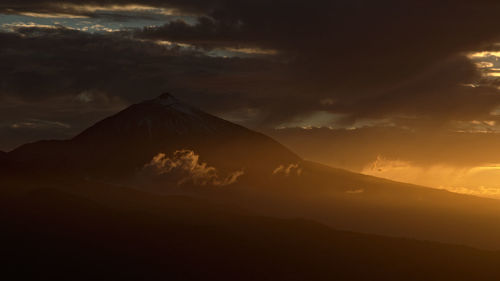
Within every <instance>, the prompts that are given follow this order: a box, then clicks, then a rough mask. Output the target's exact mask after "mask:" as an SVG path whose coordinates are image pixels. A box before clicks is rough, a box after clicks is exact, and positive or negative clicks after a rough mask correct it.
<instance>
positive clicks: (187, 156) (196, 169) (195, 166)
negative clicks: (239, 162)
mask: <svg viewBox="0 0 500 281" xmlns="http://www.w3.org/2000/svg"><path fill="white" fill-rule="evenodd" d="M144 170H145V171H146V172H149V173H152V174H153V175H158V176H161V175H166V174H172V175H180V177H181V179H180V180H179V181H178V182H177V184H178V185H182V184H185V183H188V182H191V183H193V184H195V185H201V186H206V185H212V186H226V185H230V184H234V183H236V182H237V181H238V178H239V177H241V176H242V175H243V174H244V172H243V171H242V170H239V171H235V172H233V173H230V174H229V175H227V176H225V177H221V176H220V175H219V174H218V172H217V169H216V168H215V167H212V166H209V165H208V164H207V163H204V162H200V156H199V155H198V154H196V153H195V152H194V151H192V150H176V151H175V152H174V153H173V157H171V158H170V157H167V156H166V155H165V153H159V154H157V155H156V156H155V157H153V159H152V160H151V162H149V163H147V164H146V165H145V166H144Z"/></svg>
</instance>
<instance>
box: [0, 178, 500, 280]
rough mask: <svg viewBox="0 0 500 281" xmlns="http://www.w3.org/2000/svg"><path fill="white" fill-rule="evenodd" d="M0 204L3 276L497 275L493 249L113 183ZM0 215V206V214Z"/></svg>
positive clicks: (478, 277) (411, 277)
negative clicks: (89, 193) (93, 196)
mask: <svg viewBox="0 0 500 281" xmlns="http://www.w3.org/2000/svg"><path fill="white" fill-rule="evenodd" d="M100 189H106V190H108V191H109V197H110V198H113V199H112V200H109V201H105V200H104V201H103V199H102V198H101V199H100V201H99V202H96V201H93V200H89V199H88V198H85V197H80V196H75V195H72V194H68V193H65V192H61V191H58V190H54V189H47V188H45V189H39V190H36V191H32V192H28V193H26V194H24V195H23V196H19V197H17V198H16V199H15V200H3V198H0V205H1V206H2V207H3V208H8V212H6V213H0V223H1V224H2V234H1V237H2V239H4V241H8V243H5V245H4V246H3V247H2V254H3V255H2V257H3V259H2V265H3V274H4V275H5V276H9V279H10V280H40V279H42V280H68V279H70V280H159V279H166V280H245V281H251V280H252V281H253V280H290V281H293V280H297V281H298V280H311V281H316V280H318V281H319V280H339V281H342V280H349V281H357V280H360V281H361V280H385V281H392V280H394V281H395V280H436V281H437V280H457V281H458V280H464V281H465V280H477V281H483V280H498V276H499V274H500V267H498V264H500V253H498V252H488V251H481V250H476V249H472V248H468V247H461V246H454V245H447V244H439V243H432V242H422V241H416V240H409V239H401V238H387V237H381V236H376V235H367V234H356V233H352V232H345V231H337V230H333V229H331V228H328V227H326V226H324V225H321V224H318V223H315V222H311V221H308V220H302V219H276V218H270V217H264V216H258V215H255V214H253V213H249V212H243V211H240V210H238V209H235V208H234V207H232V206H227V205H226V206H222V205H217V204H211V203H209V202H205V201H203V200H195V199H191V198H185V197H176V196H153V195H148V194H146V193H141V192H137V191H136V192H134V191H132V190H128V191H127V190H123V189H119V188H116V187H108V188H104V187H103V186H101V187H100ZM3 215H4V216H3Z"/></svg>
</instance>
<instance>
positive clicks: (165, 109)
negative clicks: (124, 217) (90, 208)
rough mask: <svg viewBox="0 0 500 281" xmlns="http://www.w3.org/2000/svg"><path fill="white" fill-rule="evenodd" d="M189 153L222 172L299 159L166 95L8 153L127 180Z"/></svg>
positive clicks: (29, 160)
mask: <svg viewBox="0 0 500 281" xmlns="http://www.w3.org/2000/svg"><path fill="white" fill-rule="evenodd" d="M183 149H188V150H192V151H194V152H195V153H197V154H199V155H201V157H202V159H201V160H202V161H204V162H208V163H210V164H211V165H214V166H215V167H217V168H218V169H220V170H222V171H226V170H233V169H235V168H236V169H243V170H244V171H245V173H247V174H253V173H256V174H258V173H264V172H269V171H272V169H274V168H275V167H277V166H278V165H280V164H282V163H289V162H297V161H300V158H299V157H298V156H296V155H295V154H294V153H292V152H291V151H289V150H288V149H286V148H285V147H283V146H282V145H281V144H279V143H277V142H276V141H274V140H272V139H271V138H269V137H267V136H265V135H263V134H260V133H257V132H253V131H251V130H248V129H246V128H244V127H241V126H239V125H236V124H233V123H231V122H228V121H226V120H223V119H220V118H217V117H215V116H212V115H210V114H207V113H204V112H202V111H200V110H198V109H195V108H193V107H191V106H189V105H186V104H184V103H182V102H180V101H179V100H177V99H176V98H174V97H173V96H171V95H170V94H163V95H161V96H159V97H158V98H156V99H153V100H148V101H145V102H142V103H139V104H135V105H132V106H130V107H128V108H127V109H125V110H123V111H121V112H119V113H117V114H115V115H113V116H111V117H108V118H106V119H104V120H102V121H100V122H98V123H97V124H95V125H94V126H92V127H90V128H89V129H87V130H85V131H84V132H82V133H81V134H79V135H78V136H76V137H75V138H73V139H71V140H67V141H43V142H38V143H34V144H28V145H24V146H21V147H20V148H18V149H16V150H14V151H12V152H11V153H9V156H10V157H12V158H13V159H16V160H17V161H20V162H25V163H35V165H37V166H41V167H50V168H51V169H54V168H57V169H59V170H65V171H72V172H73V173H77V174H78V173H84V174H85V175H92V176H96V175H97V176H101V177H124V176H130V175H132V174H134V173H136V172H138V170H140V169H141V168H142V167H143V166H144V164H146V163H148V162H149V161H151V159H152V158H153V157H154V156H155V155H157V154H158V153H165V154H167V155H170V154H172V153H173V152H174V151H176V150H183Z"/></svg>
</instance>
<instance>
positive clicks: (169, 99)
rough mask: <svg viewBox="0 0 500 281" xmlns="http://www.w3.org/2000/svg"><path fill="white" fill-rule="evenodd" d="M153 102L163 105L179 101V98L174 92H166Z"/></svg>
mask: <svg viewBox="0 0 500 281" xmlns="http://www.w3.org/2000/svg"><path fill="white" fill-rule="evenodd" d="M153 102H155V103H159V104H161V105H172V104H176V103H179V100H178V99H177V98H175V97H174V96H173V95H172V94H170V93H168V92H166V93H163V94H161V95H159V96H158V97H157V98H155V99H154V100H153Z"/></svg>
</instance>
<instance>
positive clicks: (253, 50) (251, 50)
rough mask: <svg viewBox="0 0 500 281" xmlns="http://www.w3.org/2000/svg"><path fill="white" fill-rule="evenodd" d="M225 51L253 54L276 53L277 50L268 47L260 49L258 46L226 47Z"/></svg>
mask: <svg viewBox="0 0 500 281" xmlns="http://www.w3.org/2000/svg"><path fill="white" fill-rule="evenodd" d="M226 50H227V51H230V52H237V53H244V54H255V55H276V54H277V53H278V51H276V50H270V49H260V48H227V49H226Z"/></svg>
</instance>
